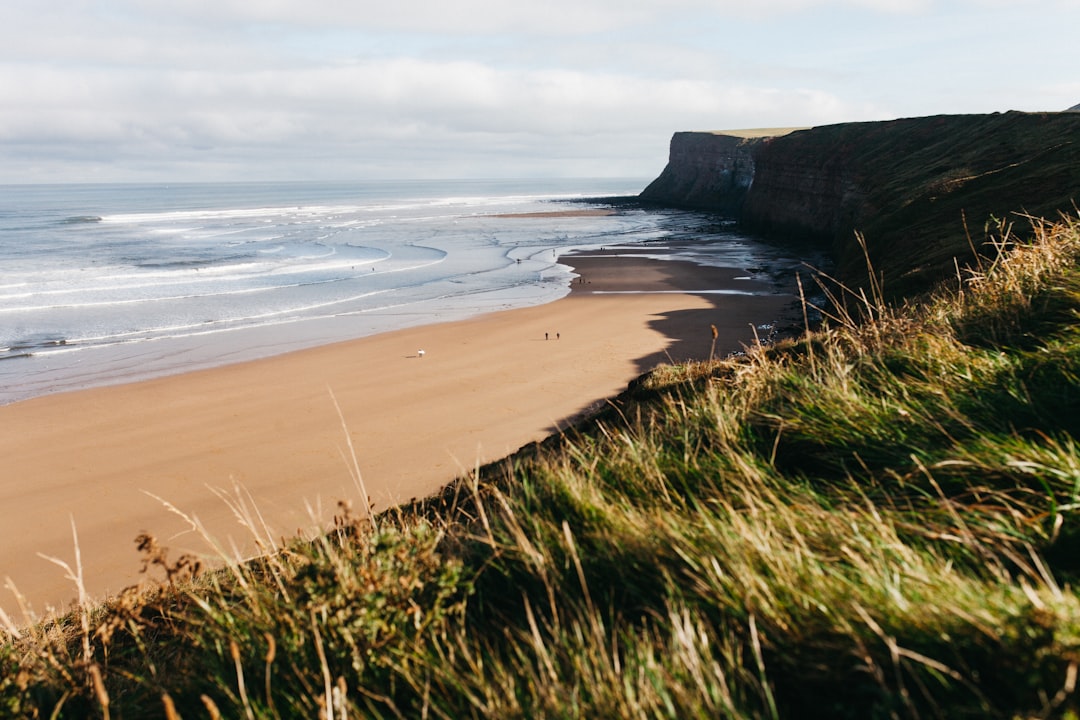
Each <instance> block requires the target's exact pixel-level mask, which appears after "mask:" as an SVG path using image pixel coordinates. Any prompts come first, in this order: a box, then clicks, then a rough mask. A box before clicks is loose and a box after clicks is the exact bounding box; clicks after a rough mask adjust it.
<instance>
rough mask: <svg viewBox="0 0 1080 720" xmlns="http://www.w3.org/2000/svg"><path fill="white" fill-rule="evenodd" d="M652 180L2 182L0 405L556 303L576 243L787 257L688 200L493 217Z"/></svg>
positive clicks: (730, 260) (632, 189) (758, 262)
mask: <svg viewBox="0 0 1080 720" xmlns="http://www.w3.org/2000/svg"><path fill="white" fill-rule="evenodd" d="M644 184H645V182H644V181H639V180H544V181H491V182H479V181H455V182H446V181H440V182H420V181H416V182H396V183H360V184H328V183H245V184H190V185H175V186H170V185H68V186H57V185H50V186H5V187H0V360H2V362H0V404H3V403H8V402H13V401H16V400H20V399H25V398H29V397H33V396H35V395H42V394H47V393H51V392H58V391H63V390H71V389H77V388H82V387H89V386H95V385H103V384H109V383H113V382H119V381H126V380H135V379H142V378H147V377H153V376H157V375H163V374H168V373H173V372H179V371H184V370H191V369H197V368H203V367H210V366H214V365H220V364H224V363H228V362H236V361H241V360H249V359H254V358H258V357H264V356H268V355H272V354H276V353H280V352H285V351H288V350H294V349H299V348H302V347H310V346H313V345H318V344H323V343H327V342H334V341H338V340H345V339H351V338H356V337H362V336H365V335H371V334H374V333H378V332H384V331H387V330H392V329H397V328H402V327H408V326H413V325H418V324H423V323H430V322H438V321H443V320H451V319H459V318H463V317H467V316H471V315H475V314H478V313H482V312H488V311H492V310H497V309H503V308H511V307H523V306H528V305H535V304H540V303H544V302H549V301H551V300H554V299H557V298H559V297H562V296H563V295H565V294H566V293H567V292H568V288H569V283H570V280H571V279H572V277H573V274H572V272H571V269H570V268H569V267H567V266H566V265H565V264H563V263H561V262H560V257H561V256H564V255H565V254H566V253H567V252H569V251H571V250H575V249H591V248H600V247H607V248H611V247H616V246H624V245H625V246H632V247H635V248H637V249H638V250H640V249H642V248H649V247H652V248H655V250H656V252H657V254H658V255H662V256H664V257H679V258H683V259H689V260H693V261H695V262H701V263H708V264H717V265H723V266H728V267H737V268H747V269H753V270H754V271H755V272H757V273H758V274H761V273H762V272H763V271H764V269H765V268H773V269H774V268H776V267H781V266H787V265H790V264H793V263H795V262H796V261H795V260H794V259H793V258H789V257H785V256H784V254H783V253H780V252H778V251H777V250H775V249H774V248H770V247H768V246H765V245H762V244H760V243H757V242H755V241H754V240H751V239H749V238H745V237H742V236H740V235H738V234H737V233H735V232H734V231H733V230H732V229H731V227H730V226H727V225H724V224H722V223H721V224H718V223H717V221H716V219H715V218H714V217H711V216H707V215H702V214H698V213H690V212H683V211H645V210H640V209H632V210H620V211H619V212H618V213H616V214H612V215H602V216H580V215H577V216H554V217H551V216H549V217H529V218H514V217H502V215H504V214H508V213H510V214H512V213H529V212H537V211H550V210H561V209H566V208H567V207H568V206H566V205H561V204H558V203H559V202H560V201H565V200H580V199H582V198H597V197H609V196H628V195H634V194H636V193H637V192H638V191H639V190H640V188H641V187H643V186H644ZM569 207H571V208H576V207H580V206H579V205H573V206H569Z"/></svg>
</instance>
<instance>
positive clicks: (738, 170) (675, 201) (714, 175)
mask: <svg viewBox="0 0 1080 720" xmlns="http://www.w3.org/2000/svg"><path fill="white" fill-rule="evenodd" d="M755 141H756V139H752V138H743V137H737V136H735V135H728V134H724V133H705V132H679V133H675V135H674V136H673V137H672V138H671V148H670V150H669V157H668V164H667V167H665V168H664V171H663V172H662V173H661V174H660V177H658V178H656V180H654V181H653V182H652V183H650V184H649V186H648V187H647V188H645V190H644V191H643V192H642V193H641V197H642V198H643V199H646V200H649V201H654V202H660V203H664V204H667V205H676V206H679V207H687V208H701V209H707V210H719V211H721V212H726V213H730V214H738V212H739V210H740V209H741V207H742V203H743V198H744V197H745V196H746V191H747V190H748V189H749V188H750V183H752V182H753V180H754V156H753V153H752V152H751V148H752V147H753V144H754V142H755Z"/></svg>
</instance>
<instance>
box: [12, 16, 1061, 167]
mask: <svg viewBox="0 0 1080 720" xmlns="http://www.w3.org/2000/svg"><path fill="white" fill-rule="evenodd" d="M1078 30H1080V0H1023V2H1020V1H1019V0H528V1H522V0H378V2H375V1H374V0H3V3H2V5H0V183H39V182H79V183H82V182H181V181H234V180H379V179H405V178H420V179H444V178H445V179H449V178H532V177H544V178H546V177H628V178H639V177H640V178H645V179H647V178H651V177H655V176H656V175H657V174H659V172H660V171H661V170H662V169H663V166H664V164H665V162H666V160H667V152H668V143H669V141H670V138H671V135H672V134H673V133H674V132H677V131H682V130H725V129H744V128H760V127H793V126H798V127H805V126H813V125H824V124H832V123H839V122H854V121H866V120H886V119H893V118H899V117H917V116H924V115H936V114H954V113H989V112H996V111H1007V110H1023V111H1061V110H1065V109H1066V108H1069V107H1071V106H1073V105H1076V104H1078V103H1080V73H1078V72H1077V70H1078V68H1080V43H1078V42H1077V41H1076V40H1077V38H1076V34H1077V31H1078Z"/></svg>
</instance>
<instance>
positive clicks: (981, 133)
mask: <svg viewBox="0 0 1080 720" xmlns="http://www.w3.org/2000/svg"><path fill="white" fill-rule="evenodd" d="M641 198H642V199H643V200H646V201H649V202H654V203H663V204H670V205H676V206H681V207H695V208H708V209H714V210H717V211H720V212H723V213H725V214H728V215H730V216H732V217H735V218H736V219H738V220H739V221H740V223H741V224H742V225H743V226H744V227H745V228H746V229H748V230H751V231H754V232H758V233H760V234H763V235H766V236H772V237H780V238H784V239H788V240H794V241H799V242H824V243H827V244H828V245H829V247H830V248H831V250H832V252H833V255H834V257H835V259H836V261H837V264H838V271H839V274H840V275H841V277H842V279H844V280H845V282H850V283H853V284H858V283H859V281H861V279H863V278H865V276H866V270H865V268H866V263H865V258H864V257H863V253H862V250H861V248H860V247H859V245H858V243H857V242H856V239H855V233H856V232H858V233H860V234H861V235H862V236H863V237H864V238H865V239H866V243H867V245H868V247H869V252H870V260H871V262H872V263H873V266H874V268H875V271H876V272H877V273H879V274H881V275H882V276H884V278H885V281H886V287H887V290H891V291H892V292H891V293H890V294H907V293H909V292H913V291H917V290H919V289H923V288H925V287H927V286H928V285H929V284H930V283H931V282H934V281H935V280H937V279H940V278H941V277H942V276H944V275H947V274H952V273H955V262H960V263H964V262H967V261H968V260H970V259H971V250H970V247H971V244H970V243H969V239H968V238H969V236H970V237H971V238H972V239H973V241H974V243H975V244H976V245H978V244H979V243H980V242H981V241H982V240H983V239H984V237H985V236H986V234H987V232H988V230H996V229H997V228H996V225H997V223H998V220H999V219H1005V220H1012V221H1015V222H1020V223H1023V222H1025V219H1024V218H1025V216H1026V215H1032V216H1039V217H1050V218H1055V217H1056V216H1057V215H1058V214H1059V213H1060V212H1069V211H1072V210H1073V207H1074V201H1078V200H1080V115H1078V114H1076V113H1018V112H1009V113H1003V114H999V113H994V114H992V115H941V116H934V117H926V118H908V119H901V120H893V121H887V122H870V123H845V124H840V125H829V126H822V127H816V128H811V129H806V130H799V131H794V132H790V133H787V134H778V135H770V134H768V133H765V136H764V137H747V136H746V135H745V134H724V133H677V134H676V135H675V136H674V137H673V138H672V143H671V155H670V158H669V162H668V165H667V167H666V168H665V169H664V171H663V173H662V174H661V175H660V176H659V177H658V178H657V179H656V180H655V181H654V182H653V183H652V184H650V185H649V186H648V188H646V189H645V191H643V192H642V194H641Z"/></svg>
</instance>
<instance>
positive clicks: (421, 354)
mask: <svg viewBox="0 0 1080 720" xmlns="http://www.w3.org/2000/svg"><path fill="white" fill-rule="evenodd" d="M416 354H417V355H418V356H419V357H420V359H421V360H423V359H424V351H423V350H417V351H416Z"/></svg>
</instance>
